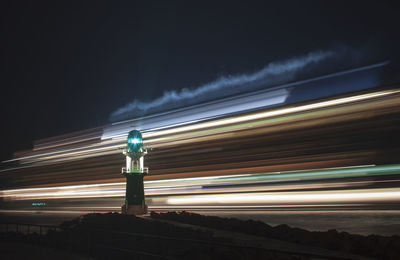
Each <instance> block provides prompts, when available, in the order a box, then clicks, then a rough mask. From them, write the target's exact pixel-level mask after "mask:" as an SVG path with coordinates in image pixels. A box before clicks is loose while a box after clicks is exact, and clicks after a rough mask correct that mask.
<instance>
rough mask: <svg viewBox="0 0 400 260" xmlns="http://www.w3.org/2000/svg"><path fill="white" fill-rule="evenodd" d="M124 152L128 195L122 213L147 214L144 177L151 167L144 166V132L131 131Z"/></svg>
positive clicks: (123, 169) (124, 170) (124, 171)
mask: <svg viewBox="0 0 400 260" xmlns="http://www.w3.org/2000/svg"><path fill="white" fill-rule="evenodd" d="M123 154H124V155H125V156H126V167H123V168H122V174H123V175H124V176H125V177H126V195H125V204H124V205H123V206H122V213H123V214H130V215H143V214H146V213H147V205H146V203H145V198H144V186H143V177H144V176H145V175H146V174H147V173H148V172H149V169H148V168H146V167H144V156H145V155H146V154H147V149H145V148H144V147H143V138H142V134H141V133H140V132H139V131H138V130H132V131H130V132H129V134H128V139H127V143H126V148H124V149H123Z"/></svg>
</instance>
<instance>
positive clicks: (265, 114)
mask: <svg viewBox="0 0 400 260" xmlns="http://www.w3.org/2000/svg"><path fill="white" fill-rule="evenodd" d="M399 92H400V90H386V91H379V92H374V93H368V94H363V95H357V96H351V97H346V98H339V99H334V100H329V101H323V102H317V103H313V104H308V105H303V106H297V107H288V108H282V109H276V110H272V111H266V112H261V113H255V114H251V115H245V116H236V117H232V118H227V119H222V120H215V121H211V122H206V123H198V124H195V125H190V126H183V127H177V128H173V129H168V130H161V131H157V132H146V133H144V134H143V137H144V138H150V137H155V136H161V135H168V134H176V133H180V132H186V131H193V130H199V129H203V128H209V127H219V126H223V125H230V124H237V123H242V122H246V121H252V120H258V119H265V118H269V117H275V116H282V115H285V114H290V113H298V112H304V111H307V110H313V109H319V108H326V107H330V106H336V105H343V104H347V103H351V102H358V101H363V100H368V99H371V98H377V97H382V96H387V95H391V94H395V93H399Z"/></svg>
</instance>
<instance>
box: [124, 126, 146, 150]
mask: <svg viewBox="0 0 400 260" xmlns="http://www.w3.org/2000/svg"><path fill="white" fill-rule="evenodd" d="M126 151H127V152H128V153H142V152H143V151H144V148H143V138H142V134H141V133H140V132H139V131H138V130H132V131H130V132H129V134H128V140H127V148H126Z"/></svg>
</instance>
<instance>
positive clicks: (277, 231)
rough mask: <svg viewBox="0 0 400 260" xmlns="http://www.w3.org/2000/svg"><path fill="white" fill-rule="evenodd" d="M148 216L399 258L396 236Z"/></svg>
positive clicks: (170, 214) (196, 217) (177, 215)
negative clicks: (363, 234) (312, 230)
mask: <svg viewBox="0 0 400 260" xmlns="http://www.w3.org/2000/svg"><path fill="white" fill-rule="evenodd" d="M151 217H152V218H160V219H169V220H174V221H178V222H183V223H189V224H194V225H200V226H204V227H210V228H217V229H224V230H228V231H234V232H242V233H246V234H250V235H257V236H263V237H267V238H274V239H279V240H283V241H288V242H294V243H298V244H302V245H311V246H316V247H321V248H326V249H331V250H337V251H342V252H347V253H353V254H357V255H363V256H369V257H376V258H379V259H399V256H400V237H399V236H392V237H384V236H378V235H370V236H362V235H354V234H349V233H347V232H338V231H337V230H335V229H332V230H328V231H326V232H316V231H314V232H311V231H307V230H304V229H301V228H291V227H289V226H288V225H285V224H283V225H278V226H276V227H271V226H270V225H268V224H266V223H263V222H260V221H253V220H246V221H244V220H239V219H235V218H219V217H215V216H204V215H198V214H194V213H189V212H185V211H183V212H168V213H159V214H157V213H154V212H152V214H151Z"/></svg>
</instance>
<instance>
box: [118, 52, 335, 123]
mask: <svg viewBox="0 0 400 260" xmlns="http://www.w3.org/2000/svg"><path fill="white" fill-rule="evenodd" d="M334 54H335V52H334V51H321V50H320V51H314V52H310V53H308V54H307V55H305V56H302V57H296V58H292V59H289V60H286V61H281V62H271V63H269V64H268V65H267V66H266V67H264V68H263V69H261V70H259V71H256V72H254V73H250V74H242V75H236V76H227V77H220V78H218V79H217V80H215V81H213V82H210V83H208V84H205V85H202V86H199V87H197V88H190V89H187V88H184V89H181V90H180V91H174V90H173V91H166V92H164V94H163V96H161V97H159V98H157V99H155V100H153V101H150V102H142V101H140V100H137V99H135V100H134V101H133V102H131V103H129V104H127V105H125V106H123V107H121V108H119V109H118V110H116V111H115V112H113V113H112V114H111V121H115V120H121V119H126V118H129V117H135V116H136V117H137V116H138V115H144V114H151V113H156V112H159V111H165V110H168V109H174V108H178V107H183V106H187V105H193V104H197V103H199V102H204V101H208V100H210V97H213V98H217V97H218V98H222V97H226V96H230V95H234V94H238V93H242V92H244V91H254V90H258V89H260V88H261V87H262V88H265V87H269V86H272V85H275V84H280V83H283V82H287V81H291V80H293V79H295V78H296V75H297V74H298V73H299V72H301V71H303V70H305V69H307V68H309V67H310V66H312V67H314V66H316V65H318V63H320V62H322V61H324V60H326V59H327V58H330V57H332V56H334Z"/></svg>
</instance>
